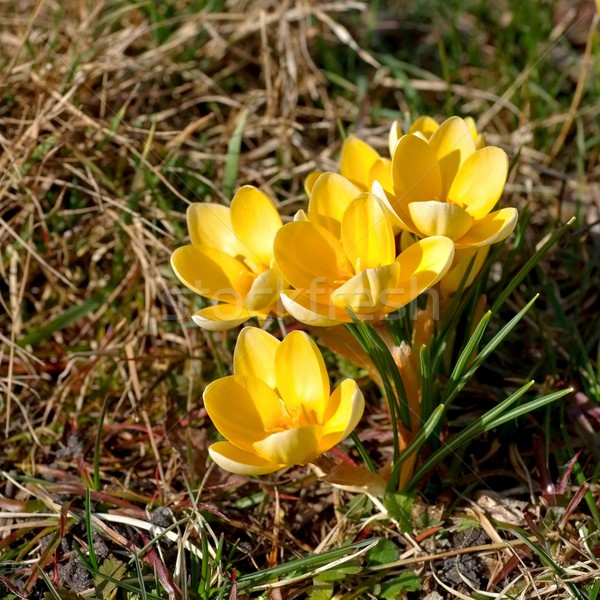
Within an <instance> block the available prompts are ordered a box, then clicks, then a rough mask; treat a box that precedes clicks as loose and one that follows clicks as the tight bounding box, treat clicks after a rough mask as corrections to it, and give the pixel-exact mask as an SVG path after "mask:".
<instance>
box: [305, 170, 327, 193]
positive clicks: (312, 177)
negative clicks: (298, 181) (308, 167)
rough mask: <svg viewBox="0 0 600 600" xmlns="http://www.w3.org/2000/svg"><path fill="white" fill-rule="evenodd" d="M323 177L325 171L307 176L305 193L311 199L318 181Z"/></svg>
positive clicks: (314, 172) (313, 172)
mask: <svg viewBox="0 0 600 600" xmlns="http://www.w3.org/2000/svg"><path fill="white" fill-rule="evenodd" d="M321 175H323V171H312V172H311V173H309V174H308V175H307V176H306V179H305V180H304V191H305V192H306V195H307V196H308V197H309V198H310V195H311V194H312V189H313V187H314V186H315V183H316V182H317V179H319V177H320V176H321Z"/></svg>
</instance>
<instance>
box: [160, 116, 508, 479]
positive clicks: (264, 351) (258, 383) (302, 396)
mask: <svg viewBox="0 0 600 600" xmlns="http://www.w3.org/2000/svg"><path fill="white" fill-rule="evenodd" d="M388 140H389V153H390V154H389V157H385V156H381V155H380V154H379V152H377V150H375V149H374V148H372V147H371V146H370V145H369V144H367V143H366V142H364V141H362V140H360V139H358V138H357V137H349V138H348V139H347V140H346V141H345V142H344V144H343V146H342V151H341V157H340V166H339V173H335V172H313V173H310V174H309V176H308V177H307V179H306V182H305V189H306V192H307V196H308V206H307V209H306V211H304V210H300V211H298V213H297V214H296V215H295V216H294V219H293V221H292V222H288V223H285V224H284V223H283V221H282V218H281V217H280V215H279V214H278V210H277V206H276V203H275V202H273V200H271V199H270V198H269V197H267V196H266V195H265V194H264V193H263V192H261V191H260V190H258V189H256V188H254V187H252V186H244V187H242V188H240V189H239V190H238V192H237V193H236V194H235V196H234V198H233V199H232V201H231V205H230V206H229V207H226V206H222V205H218V204H213V203H198V204H192V205H191V206H190V207H189V209H188V212H187V222H188V229H189V235H190V240H191V244H189V245H187V246H183V247H181V248H179V249H177V250H176V251H175V252H174V253H173V256H172V259H171V264H172V266H173V269H174V271H175V273H176V275H177V276H178V278H179V279H180V280H181V281H182V282H183V283H184V284H185V285H186V286H187V287H188V288H189V289H191V290H192V291H194V292H196V293H197V294H199V295H200V296H203V297H204V298H207V299H209V300H211V301H213V302H214V303H215V304H214V305H211V306H207V307H205V308H203V309H201V310H200V311H198V312H197V313H196V314H194V315H193V317H192V318H193V320H194V321H195V322H196V323H197V324H198V325H199V326H200V327H203V328H205V329H209V330H223V329H229V328H232V327H235V326H237V325H240V324H241V323H243V322H244V321H246V320H247V319H249V318H251V317H256V318H257V319H258V321H259V323H264V322H265V321H266V319H267V318H268V317H270V316H271V317H273V316H274V317H279V318H283V317H286V316H290V315H291V316H292V317H294V318H295V319H297V320H298V321H300V322H302V323H305V324H308V325H311V326H320V327H328V326H333V325H337V324H340V323H348V322H350V321H351V317H350V310H351V311H352V312H353V313H354V314H355V315H356V316H357V317H358V318H359V319H363V320H369V321H371V322H377V321H381V320H383V319H385V318H386V317H387V316H388V315H390V313H392V312H394V311H396V310H398V309H399V308H401V307H403V306H405V305H406V304H408V303H409V302H411V301H412V300H414V299H415V298H416V297H417V296H419V295H420V294H422V293H424V292H426V291H427V290H429V289H431V288H432V287H433V286H436V285H437V284H439V286H438V291H439V293H440V294H441V295H442V297H448V296H451V295H452V294H454V293H455V292H456V290H457V289H458V287H459V286H460V285H461V283H463V284H464V283H465V282H464V281H463V280H464V279H465V275H466V273H467V270H468V269H470V274H469V277H468V279H467V281H466V285H467V286H468V285H470V284H471V283H472V282H473V280H474V278H475V276H476V274H477V272H478V271H479V270H480V269H481V267H482V265H483V263H484V262H485V259H486V256H487V254H488V251H489V247H490V246H491V244H494V243H496V242H499V241H501V240H503V239H505V238H506V237H507V236H508V235H510V233H511V232H512V231H513V230H514V228H515V225H516V221H517V211H516V209H514V208H510V207H509V208H501V209H499V210H494V208H495V205H496V204H497V202H498V200H499V198H500V196H501V194H502V191H503V189H504V186H505V183H506V180H507V176H508V158H507V156H506V153H505V152H504V151H503V150H502V149H500V148H497V147H494V146H486V145H485V138H484V136H483V135H482V134H480V133H479V132H477V129H476V127H475V123H474V122H473V121H472V120H469V119H461V118H459V117H451V118H450V119H447V120H446V121H444V122H443V123H441V124H438V123H437V122H436V121H435V120H433V119H432V118H430V117H421V118H419V119H418V120H417V121H415V123H413V125H412V127H411V128H410V129H409V131H408V133H406V134H403V133H402V130H401V127H400V125H399V123H397V122H395V123H393V125H392V127H391V129H390V133H389V136H388ZM349 309H350V310H349ZM204 400H205V406H206V409H207V411H208V414H209V415H210V417H211V418H212V419H213V422H214V423H215V426H216V427H217V429H218V430H219V431H220V433H221V434H222V435H223V436H224V437H225V438H226V440H227V441H222V442H217V443H216V444H214V445H213V446H211V449H210V454H211V456H212V457H213V459H214V460H215V461H216V462H217V463H218V464H219V465H221V466H222V467H223V468H225V469H228V470H230V471H233V472H236V473H245V474H260V473H268V472H272V471H274V470H277V469H279V468H281V467H282V466H285V465H290V464H303V463H306V462H309V461H311V460H313V459H314V458H315V457H316V456H318V455H319V454H320V453H322V452H325V451H326V450H328V449H329V448H331V447H332V446H333V445H335V444H337V443H338V442H339V441H341V440H342V439H343V438H344V437H346V436H347V435H348V434H349V433H350V432H351V431H352V429H353V428H354V426H355V425H356V423H357V421H358V419H359V418H360V415H361V414H362V410H363V404H364V402H363V400H362V394H361V393H360V390H359V389H358V387H357V386H356V383H355V382H353V381H351V380H346V381H344V382H342V383H341V384H340V385H339V386H338V387H337V388H336V390H335V391H334V392H333V393H332V394H330V389H329V380H328V377H327V373H326V371H325V367H324V363H323V359H322V357H321V355H320V353H319V350H318V349H317V347H316V346H315V344H314V342H312V341H311V340H310V338H309V337H308V336H307V335H306V334H304V333H301V332H299V331H294V332H292V333H291V334H290V335H289V336H287V337H286V338H285V339H284V340H283V341H282V342H279V341H278V340H277V339H275V338H274V337H272V336H271V335H269V334H267V333H265V332H264V331H262V330H259V329H254V328H246V329H244V330H243V331H242V333H241V334H240V337H239V339H238V344H237V347H236V351H235V356H234V375H232V376H230V377H225V378H222V379H219V380H217V381H215V382H213V383H211V384H210V385H209V386H208V387H207V388H206V391H205V395H204Z"/></svg>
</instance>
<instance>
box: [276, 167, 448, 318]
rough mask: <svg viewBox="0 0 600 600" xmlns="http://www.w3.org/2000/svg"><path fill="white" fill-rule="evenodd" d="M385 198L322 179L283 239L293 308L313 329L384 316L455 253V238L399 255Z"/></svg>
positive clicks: (430, 241)
mask: <svg viewBox="0 0 600 600" xmlns="http://www.w3.org/2000/svg"><path fill="white" fill-rule="evenodd" d="M386 215H387V213H386V211H385V209H384V208H383V206H382V204H381V200H380V199H379V198H377V197H376V196H374V195H373V194H369V193H361V191H360V190H359V189H358V188H357V187H356V186H354V185H353V184H352V183H351V182H350V181H348V180H347V179H345V178H344V177H342V176H341V175H338V174H336V173H324V174H323V175H321V176H320V177H319V179H318V180H317V181H316V183H315V185H314V187H313V190H312V195H311V198H310V202H309V205H308V219H307V220H298V221H295V222H293V223H288V224H287V225H285V226H284V227H282V228H281V229H280V230H279V232H278V233H277V235H276V236H275V244H274V252H275V260H276V262H277V265H278V266H279V268H280V269H281V272H282V274H283V276H284V277H285V279H286V280H287V281H289V283H290V284H291V285H292V286H293V287H294V288H295V289H294V290H286V291H284V292H282V294H281V300H282V302H283V305H284V306H285V308H286V310H287V311H288V312H289V313H290V314H291V315H292V316H294V317H295V318H296V319H298V320H299V321H302V322H303V323H307V324H309V325H317V326H329V325H334V324H337V323H347V322H349V321H350V316H349V315H348V312H347V311H346V307H350V308H351V309H352V310H353V311H354V312H355V313H356V314H357V316H358V317H359V318H361V319H365V320H371V321H378V320H380V319H383V318H384V317H385V316H386V315H388V314H389V313H391V312H393V311H395V310H396V309H398V308H400V307H402V306H404V305H406V304H408V303H409V302H410V301H411V300H413V299H414V298H416V297H417V296H418V295H419V294H420V293H422V292H424V291H425V290H427V289H429V288H430V287H431V286H433V285H434V284H435V283H437V282H438V281H439V280H440V278H441V277H442V276H443V275H444V274H445V273H446V271H447V270H448V268H449V267H450V264H451V262H452V257H453V255H454V244H453V242H452V240H450V239H449V238H448V237H442V236H432V237H429V238H427V239H425V240H420V241H418V242H416V243H415V244H413V245H412V246H410V248H408V249H407V250H406V251H404V252H401V253H400V254H399V255H397V253H396V242H395V239H394V233H393V230H392V225H391V223H390V222H389V220H388V218H387V216H386Z"/></svg>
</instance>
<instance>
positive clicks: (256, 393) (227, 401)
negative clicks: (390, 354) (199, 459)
mask: <svg viewBox="0 0 600 600" xmlns="http://www.w3.org/2000/svg"><path fill="white" fill-rule="evenodd" d="M233 369H234V374H233V375H231V376H229V377H224V378H222V379H217V380H216V381H213V382H212V383H211V384H209V385H208V386H207V388H206V390H205V391H204V406H205V408H206V411H207V413H208V415H209V417H210V418H211V419H212V422H213V423H214V425H215V427H216V428H217V430H218V431H219V433H221V435H222V436H223V437H225V438H226V441H222V442H216V443H215V444H212V445H211V446H210V447H209V449H208V451H209V454H210V456H211V457H212V459H213V460H214V461H215V462H216V463H217V464H218V465H219V466H220V467H222V468H223V469H225V470H226V471H231V472H232V473H239V474H242V475H261V474H264V473H272V472H273V471H276V470H278V469H281V468H283V467H286V466H289V465H295V464H306V463H308V462H311V461H312V460H314V459H315V458H316V457H317V456H319V455H320V454H322V453H323V452H326V451H327V450H330V449H331V448H333V446H335V445H336V444H338V443H339V442H341V441H342V440H343V439H344V438H346V437H347V436H348V435H349V434H350V433H351V432H352V431H353V429H354V428H355V427H356V425H357V423H358V421H359V420H360V418H361V416H362V414H363V410H364V404H365V403H364V398H363V395H362V392H361V391H360V389H359V387H358V385H357V384H356V382H355V381H354V380H352V379H345V380H344V381H342V383H340V384H339V385H338V386H337V388H336V389H335V390H334V391H333V393H331V391H330V386H329V377H328V375H327V371H326V369H325V362H324V360H323V357H322V355H321V352H320V351H319V349H318V348H317V345H316V344H315V343H314V342H313V341H312V340H311V338H310V337H309V336H308V335H307V334H306V333H304V332H301V331H293V332H292V333H290V334H289V335H288V336H287V337H286V338H285V339H284V340H283V341H282V342H280V341H279V340H277V339H276V338H275V337H273V336H272V335H270V334H268V333H267V332H266V331H263V330H262V329H258V328H256V327H245V328H244V329H243V330H242V331H241V333H240V335H239V337H238V341H237V345H236V347H235V352H234V356H233Z"/></svg>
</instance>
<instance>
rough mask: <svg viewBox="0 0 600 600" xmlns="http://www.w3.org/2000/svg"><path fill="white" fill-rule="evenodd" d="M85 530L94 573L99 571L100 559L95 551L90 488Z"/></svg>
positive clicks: (87, 495) (86, 501)
mask: <svg viewBox="0 0 600 600" xmlns="http://www.w3.org/2000/svg"><path fill="white" fill-rule="evenodd" d="M85 529H86V534H87V542H88V555H89V559H90V563H91V565H92V568H93V569H94V571H98V570H99V564H98V558H97V557H96V551H95V550H94V529H93V527H92V506H91V494H90V488H89V487H86V488H85Z"/></svg>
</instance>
